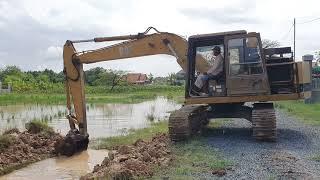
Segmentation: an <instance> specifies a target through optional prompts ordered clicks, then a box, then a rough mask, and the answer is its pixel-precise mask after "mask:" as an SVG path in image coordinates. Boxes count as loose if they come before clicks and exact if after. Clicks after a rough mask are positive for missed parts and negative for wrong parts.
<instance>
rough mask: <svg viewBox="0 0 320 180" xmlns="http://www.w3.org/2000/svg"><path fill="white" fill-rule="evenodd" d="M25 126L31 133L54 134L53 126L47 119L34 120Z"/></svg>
mask: <svg viewBox="0 0 320 180" xmlns="http://www.w3.org/2000/svg"><path fill="white" fill-rule="evenodd" d="M25 127H26V129H27V131H28V132H29V133H34V134H37V133H42V134H43V135H46V136H50V135H52V134H54V130H53V128H52V127H50V126H49V125H48V123H47V122H46V121H41V120H32V121H30V122H28V123H26V124H25Z"/></svg>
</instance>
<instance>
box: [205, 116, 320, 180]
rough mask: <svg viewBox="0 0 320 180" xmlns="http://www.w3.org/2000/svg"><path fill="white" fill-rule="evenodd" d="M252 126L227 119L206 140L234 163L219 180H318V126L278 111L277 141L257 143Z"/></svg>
mask: <svg viewBox="0 0 320 180" xmlns="http://www.w3.org/2000/svg"><path fill="white" fill-rule="evenodd" d="M250 127H251V124H250V123H248V122H246V121H245V120H238V119H234V120H230V121H226V122H224V123H223V125H222V126H221V128H218V129H214V130H212V132H211V133H210V136H209V138H208V141H209V144H211V145H212V146H213V147H214V148H216V149H217V150H218V151H220V152H222V153H223V154H224V156H225V158H227V159H229V160H231V161H232V163H233V167H232V169H231V170H228V172H227V174H226V175H225V176H223V177H221V179H320V162H319V161H315V160H313V159H312V157H314V156H316V155H318V156H319V155H320V151H319V150H320V127H313V126H311V125H305V124H302V123H300V122H299V121H298V120H297V119H295V118H293V117H290V116H288V115H287V114H286V113H284V112H280V111H277V128H278V141H277V142H275V143H267V142H263V143H262V142H256V141H255V140H253V139H252V138H251V129H250Z"/></svg>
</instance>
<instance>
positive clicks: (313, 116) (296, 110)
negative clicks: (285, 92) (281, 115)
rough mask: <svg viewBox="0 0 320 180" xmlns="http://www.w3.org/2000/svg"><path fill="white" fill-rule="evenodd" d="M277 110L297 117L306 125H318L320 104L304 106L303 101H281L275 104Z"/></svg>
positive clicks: (319, 123) (319, 122)
mask: <svg viewBox="0 0 320 180" xmlns="http://www.w3.org/2000/svg"><path fill="white" fill-rule="evenodd" d="M275 106H276V107H277V108H279V109H282V110H285V111H286V112H288V113H289V114H292V115H294V116H297V117H299V120H301V121H302V122H304V123H306V124H311V125H320V104H319V103H318V104H304V102H303V101H282V102H277V103H275Z"/></svg>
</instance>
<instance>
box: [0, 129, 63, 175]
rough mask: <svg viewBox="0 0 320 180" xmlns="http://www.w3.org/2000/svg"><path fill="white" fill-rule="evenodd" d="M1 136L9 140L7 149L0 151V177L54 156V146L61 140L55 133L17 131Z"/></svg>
mask: <svg viewBox="0 0 320 180" xmlns="http://www.w3.org/2000/svg"><path fill="white" fill-rule="evenodd" d="M2 136H6V137H7V138H9V139H10V140H9V144H8V145H7V146H8V147H6V148H2V149H1V150H0V175H3V174H6V173H9V172H11V171H13V170H15V169H18V168H21V167H23V166H26V165H28V164H30V163H33V162H37V161H40V160H42V159H45V158H48V157H52V156H54V154H55V153H54V144H55V142H56V141H57V140H59V139H61V138H62V136H61V135H59V134H58V133H55V132H51V133H49V132H33V131H29V132H28V131H24V132H19V131H18V130H17V129H15V130H11V131H8V132H6V133H5V134H4V135H2Z"/></svg>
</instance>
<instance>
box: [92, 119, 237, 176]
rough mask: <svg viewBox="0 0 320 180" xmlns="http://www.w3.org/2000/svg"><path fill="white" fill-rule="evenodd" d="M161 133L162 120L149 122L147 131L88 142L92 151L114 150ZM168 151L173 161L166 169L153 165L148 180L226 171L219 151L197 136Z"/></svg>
mask: <svg viewBox="0 0 320 180" xmlns="http://www.w3.org/2000/svg"><path fill="white" fill-rule="evenodd" d="M216 126H217V124H216V123H210V124H209V126H208V128H212V127H216ZM161 133H166V134H167V133H168V127H167V122H166V121H162V122H157V123H153V124H152V126H151V127H149V128H144V129H138V130H131V131H129V133H128V134H125V135H121V136H115V137H108V138H98V139H96V140H94V141H91V142H92V144H91V147H92V148H94V149H114V148H115V147H119V146H120V147H121V146H122V145H130V144H134V143H135V142H137V141H138V140H139V139H143V140H146V141H147V140H150V139H152V137H154V136H156V135H157V134H161ZM205 136H210V134H207V133H206V135H205ZM169 149H170V151H171V154H172V156H173V161H172V162H171V163H170V165H169V166H166V167H162V166H160V165H154V166H153V171H154V174H153V176H152V179H162V178H169V179H192V178H201V177H203V178H205V177H212V176H215V175H218V176H223V175H224V174H225V173H226V169H227V168H228V167H229V166H230V165H231V162H230V161H228V160H225V159H224V158H223V156H222V155H221V154H220V153H219V152H217V151H216V150H215V149H214V148H213V147H211V146H210V145H208V143H207V142H206V138H205V137H201V136H198V137H194V138H192V139H191V140H189V141H187V142H184V143H183V142H182V143H174V144H170V147H169ZM209 152H210V153H209ZM143 178H145V177H143Z"/></svg>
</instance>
